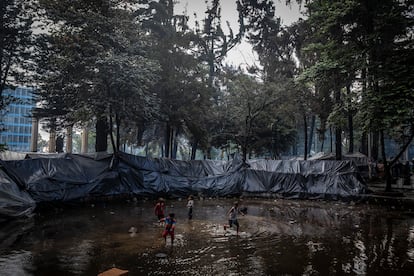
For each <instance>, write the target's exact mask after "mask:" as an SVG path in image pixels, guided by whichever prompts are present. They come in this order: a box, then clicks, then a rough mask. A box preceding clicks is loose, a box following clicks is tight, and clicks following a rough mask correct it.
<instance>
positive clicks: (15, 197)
mask: <svg viewBox="0 0 414 276" xmlns="http://www.w3.org/2000/svg"><path fill="white" fill-rule="evenodd" d="M35 207H36V203H35V201H34V200H33V199H32V197H31V196H30V195H29V193H27V192H26V191H24V190H22V189H21V188H20V187H19V186H18V185H17V184H16V182H15V181H13V180H12V178H10V177H9V176H8V175H7V174H6V172H4V171H3V169H2V168H1V167H0V218H1V217H6V218H7V217H21V216H29V215H30V214H31V213H32V212H33V210H34V209H35Z"/></svg>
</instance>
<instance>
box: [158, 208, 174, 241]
mask: <svg viewBox="0 0 414 276" xmlns="http://www.w3.org/2000/svg"><path fill="white" fill-rule="evenodd" d="M174 217H175V214H174V213H170V214H169V215H168V217H166V218H162V219H161V221H164V222H165V229H164V231H163V232H162V237H163V238H164V240H165V243H166V244H167V236H168V235H170V236H171V245H174V229H175V223H176V221H175V218H174Z"/></svg>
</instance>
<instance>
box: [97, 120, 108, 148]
mask: <svg viewBox="0 0 414 276" xmlns="http://www.w3.org/2000/svg"><path fill="white" fill-rule="evenodd" d="M107 150H108V123H107V121H106V118H105V117H98V118H97V121H96V140H95V151H96V152H100V151H105V152H106V151H107Z"/></svg>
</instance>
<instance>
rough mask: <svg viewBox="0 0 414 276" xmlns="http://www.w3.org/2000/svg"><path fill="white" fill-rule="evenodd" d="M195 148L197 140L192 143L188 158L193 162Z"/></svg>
mask: <svg viewBox="0 0 414 276" xmlns="http://www.w3.org/2000/svg"><path fill="white" fill-rule="evenodd" d="M197 147H198V140H195V141H194V142H193V143H192V147H191V157H190V159H191V160H195V158H196V153H197Z"/></svg>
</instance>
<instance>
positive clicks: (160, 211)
mask: <svg viewBox="0 0 414 276" xmlns="http://www.w3.org/2000/svg"><path fill="white" fill-rule="evenodd" d="M164 211H165V202H164V199H163V198H159V199H158V202H157V204H156V205H155V208H154V212H155V215H156V216H157V218H158V221H159V222H160V221H161V219H163V218H164V217H165V215H164Z"/></svg>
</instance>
